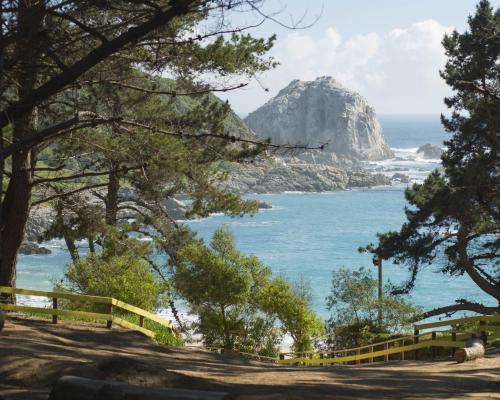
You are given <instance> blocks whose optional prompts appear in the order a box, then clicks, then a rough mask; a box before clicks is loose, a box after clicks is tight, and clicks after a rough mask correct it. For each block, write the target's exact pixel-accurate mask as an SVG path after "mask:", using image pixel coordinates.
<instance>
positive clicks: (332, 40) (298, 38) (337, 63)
mask: <svg viewBox="0 0 500 400" xmlns="http://www.w3.org/2000/svg"><path fill="white" fill-rule="evenodd" d="M451 30H452V28H451V27H446V26H443V25H441V24H440V23H439V22H437V21H435V20H433V19H429V20H425V21H421V22H417V23H414V24H412V25H410V26H408V27H405V28H400V29H393V30H391V31H388V32H371V33H367V34H359V35H356V36H353V37H349V38H343V37H342V36H341V35H340V34H339V33H338V32H337V31H336V30H335V28H334V27H330V28H328V29H327V30H326V31H324V33H323V34H322V35H321V36H320V37H318V38H315V37H313V36H311V35H309V34H308V33H307V31H305V32H298V31H296V32H292V33H289V34H288V35H287V36H286V37H284V38H283V39H281V40H278V42H277V45H276V47H275V49H273V53H272V55H273V56H274V57H275V58H276V59H277V60H278V61H279V62H280V66H279V67H278V68H277V69H276V70H274V71H271V72H269V73H266V74H265V75H264V76H263V77H262V79H261V82H262V84H263V85H264V86H266V87H268V88H269V89H270V90H269V94H266V95H267V98H268V97H271V96H273V95H275V94H276V93H277V92H278V91H279V90H280V89H282V88H283V87H284V86H286V85H287V84H288V83H289V82H290V81H291V80H293V79H301V80H312V79H315V78H316V77H318V76H322V75H331V76H333V77H334V78H336V79H337V80H339V81H340V82H341V83H343V84H344V85H345V86H346V87H348V88H351V89H353V90H356V91H359V92H360V93H361V94H362V95H364V96H365V97H366V98H367V99H368V101H369V102H370V103H371V104H373V105H374V106H375V109H377V110H378V111H379V112H381V113H439V112H441V111H443V110H444V106H443V102H442V99H443V97H444V96H446V95H448V94H449V91H448V88H447V87H446V85H445V83H444V82H443V81H442V79H441V78H440V77H439V70H440V69H441V68H442V67H443V66H444V63H445V62H446V57H445V54H444V49H443V48H442V45H441V41H442V39H443V36H444V34H445V33H447V32H450V31H451ZM256 93H259V94H258V95H257V94H256ZM228 97H229V99H230V101H231V102H232V103H233V105H234V106H235V108H236V110H237V111H238V112H243V113H246V112H249V111H252V110H253V109H255V108H257V107H258V106H260V105H261V104H262V101H263V97H264V96H263V94H262V90H261V89H260V88H257V87H254V88H249V89H248V90H247V91H246V92H242V93H235V94H230V95H229V96H228ZM267 98H266V99H267Z"/></svg>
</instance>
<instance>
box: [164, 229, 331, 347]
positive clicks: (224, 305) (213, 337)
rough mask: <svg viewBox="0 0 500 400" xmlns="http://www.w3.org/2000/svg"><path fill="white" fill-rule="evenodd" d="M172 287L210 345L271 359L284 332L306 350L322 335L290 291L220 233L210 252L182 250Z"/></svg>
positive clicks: (195, 247) (192, 247) (193, 248)
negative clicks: (257, 354) (313, 339)
mask: <svg viewBox="0 0 500 400" xmlns="http://www.w3.org/2000/svg"><path fill="white" fill-rule="evenodd" d="M174 284H175V287H176V289H177V291H178V292H179V293H180V294H181V296H182V297H184V298H185V299H187V300H188V302H189V303H190V304H191V307H192V309H193V311H194V312H195V313H196V314H198V315H199V323H198V325H197V329H198V332H200V333H201V334H202V335H203V338H204V341H205V343H207V344H208V345H209V346H223V347H225V348H228V349H235V348H238V349H240V350H242V351H249V349H252V351H254V350H255V351H257V352H259V354H263V355H269V354H276V352H277V351H278V350H277V345H278V343H279V340H280V337H281V334H282V333H288V334H290V335H291V336H292V338H293V340H294V343H295V344H294V345H295V346H296V348H297V349H301V350H304V349H310V348H311V345H312V336H314V335H317V334H319V333H320V332H321V331H322V324H321V322H320V321H319V319H318V318H317V317H316V315H315V314H314V313H313V312H312V311H311V309H310V307H309V305H308V304H307V302H306V301H305V300H304V299H302V298H301V297H300V296H298V295H297V294H295V293H294V292H293V288H292V286H291V285H290V284H288V283H287V282H286V281H285V280H283V279H278V278H274V279H272V278H271V272H270V269H269V268H268V267H266V266H264V265H263V264H262V263H261V262H260V261H259V259H258V258H257V257H255V256H246V255H243V254H241V253H240V252H238V251H237V250H236V249H235V245H234V239H233V237H232V235H231V233H230V232H228V231H227V230H224V229H219V230H217V231H216V232H215V233H214V237H213V240H212V242H211V244H210V247H206V246H204V245H203V244H202V243H200V242H193V243H191V244H190V245H188V246H186V247H185V248H184V249H182V250H181V251H180V253H179V255H178V262H177V265H176V271H175V274H174ZM275 322H276V323H278V322H279V324H281V329H280V330H278V329H276V325H275Z"/></svg>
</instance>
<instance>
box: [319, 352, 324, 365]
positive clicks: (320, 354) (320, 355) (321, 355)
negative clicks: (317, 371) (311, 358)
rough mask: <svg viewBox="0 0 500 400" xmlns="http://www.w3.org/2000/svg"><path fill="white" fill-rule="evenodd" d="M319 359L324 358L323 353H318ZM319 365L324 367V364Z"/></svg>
mask: <svg viewBox="0 0 500 400" xmlns="http://www.w3.org/2000/svg"><path fill="white" fill-rule="evenodd" d="M319 358H321V359H323V358H325V354H324V353H319ZM319 365H324V364H323V363H320V364H319Z"/></svg>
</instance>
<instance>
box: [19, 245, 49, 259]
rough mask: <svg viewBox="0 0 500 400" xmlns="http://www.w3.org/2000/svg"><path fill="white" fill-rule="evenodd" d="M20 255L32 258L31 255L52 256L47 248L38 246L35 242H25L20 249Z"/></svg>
mask: <svg viewBox="0 0 500 400" xmlns="http://www.w3.org/2000/svg"><path fill="white" fill-rule="evenodd" d="M19 253H20V254H24V255H28V256H31V255H46V254H50V253H51V251H50V250H49V249H47V248H46V247H42V246H39V245H38V244H36V243H33V242H23V243H22V244H21V247H20V249H19Z"/></svg>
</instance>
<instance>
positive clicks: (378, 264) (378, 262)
mask: <svg viewBox="0 0 500 400" xmlns="http://www.w3.org/2000/svg"><path fill="white" fill-rule="evenodd" d="M373 265H374V266H376V267H378V326H379V327H380V328H381V327H382V259H381V258H379V257H377V256H375V257H373Z"/></svg>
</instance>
